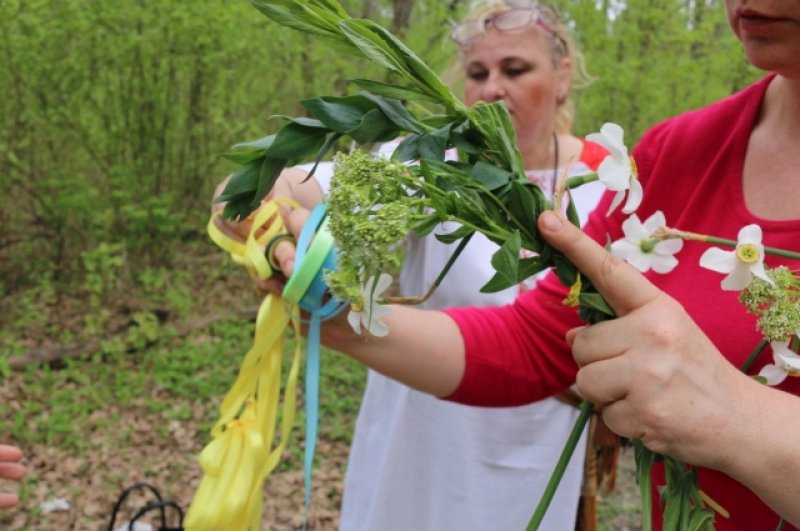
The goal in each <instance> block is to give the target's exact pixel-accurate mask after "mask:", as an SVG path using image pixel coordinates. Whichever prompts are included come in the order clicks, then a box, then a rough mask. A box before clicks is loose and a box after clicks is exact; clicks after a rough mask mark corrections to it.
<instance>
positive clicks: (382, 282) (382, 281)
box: [373, 273, 392, 298]
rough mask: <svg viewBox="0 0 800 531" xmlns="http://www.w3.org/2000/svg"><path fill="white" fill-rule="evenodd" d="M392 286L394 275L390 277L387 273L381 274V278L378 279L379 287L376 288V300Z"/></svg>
mask: <svg viewBox="0 0 800 531" xmlns="http://www.w3.org/2000/svg"><path fill="white" fill-rule="evenodd" d="M373 278H375V277H373ZM391 285H392V275H389V274H387V273H381V276H380V278H378V286H377V287H376V288H375V295H376V298H377V296H380V295H383V292H384V291H386V290H387V289H389V286H391Z"/></svg>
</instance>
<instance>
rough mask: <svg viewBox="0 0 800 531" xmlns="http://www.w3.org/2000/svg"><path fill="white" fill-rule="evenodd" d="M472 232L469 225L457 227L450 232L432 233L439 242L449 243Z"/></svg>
mask: <svg viewBox="0 0 800 531" xmlns="http://www.w3.org/2000/svg"><path fill="white" fill-rule="evenodd" d="M473 232H475V231H474V230H473V229H470V228H469V227H459V228H457V229H456V230H454V231H452V232H448V233H446V234H434V236H435V237H436V239H437V240H439V241H440V242H442V243H448V244H450V243H453V242H456V241H458V240H460V239H462V238H464V237H466V236H468V235H470V234H472V233H473Z"/></svg>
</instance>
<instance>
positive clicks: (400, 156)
mask: <svg viewBox="0 0 800 531" xmlns="http://www.w3.org/2000/svg"><path fill="white" fill-rule="evenodd" d="M418 143H419V135H414V134H411V135H408V136H406V137H405V138H404V139H403V140H402V142H400V145H399V146H397V149H395V150H394V153H393V154H392V158H394V159H396V160H398V161H400V162H408V161H410V160H417V159H419V148H418Z"/></svg>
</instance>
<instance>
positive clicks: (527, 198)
mask: <svg viewBox="0 0 800 531" xmlns="http://www.w3.org/2000/svg"><path fill="white" fill-rule="evenodd" d="M537 191H538V188H537V187H536V186H535V185H532V186H530V185H526V184H523V183H521V182H519V181H517V180H513V181H511V187H510V188H509V190H508V210H509V211H510V212H511V215H512V216H513V217H514V219H516V220H518V222H519V224H520V226H521V229H520V230H524V231H525V234H526V236H527V238H526V239H527V240H529V241H531V242H538V241H539V239H538V238H536V235H537V234H538V232H537V231H536V220H537V217H538V215H539V214H540V212H539V211H538V209H537V205H536V198H535V194H536V192H537ZM540 249H541V246H538V245H537V246H536V247H535V248H534V249H530V250H531V251H535V252H539V250H540Z"/></svg>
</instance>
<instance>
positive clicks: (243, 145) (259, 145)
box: [231, 135, 275, 151]
mask: <svg viewBox="0 0 800 531" xmlns="http://www.w3.org/2000/svg"><path fill="white" fill-rule="evenodd" d="M274 140H275V135H268V136H265V137H263V138H259V139H258V140H251V141H250V142H239V143H238V144H234V145H233V147H232V148H231V149H234V150H240V149H253V150H261V151H263V150H265V149H267V148H268V147H269V146H271V145H272V142H273V141H274Z"/></svg>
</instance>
